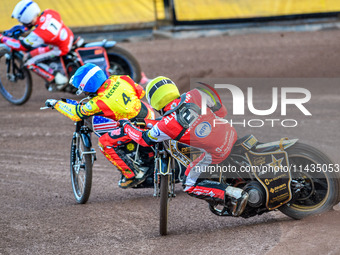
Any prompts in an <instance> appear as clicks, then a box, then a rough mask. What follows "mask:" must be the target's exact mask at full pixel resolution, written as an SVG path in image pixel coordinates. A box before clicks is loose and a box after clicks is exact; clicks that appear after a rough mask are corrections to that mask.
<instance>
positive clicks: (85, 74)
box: [70, 63, 107, 95]
mask: <svg viewBox="0 0 340 255" xmlns="http://www.w3.org/2000/svg"><path fill="white" fill-rule="evenodd" d="M106 79H107V77H106V75H105V73H104V72H103V70H102V69H100V68H99V66H96V65H95V64H92V63H87V64H85V65H83V66H81V67H79V68H78V70H77V71H76V72H75V74H74V75H73V76H72V77H71V79H70V84H71V85H72V86H74V87H75V88H77V89H78V91H77V92H76V94H77V95H79V94H81V93H82V92H89V93H95V92H97V90H98V89H99V87H100V86H101V85H102V84H103V83H104V82H105V81H106Z"/></svg>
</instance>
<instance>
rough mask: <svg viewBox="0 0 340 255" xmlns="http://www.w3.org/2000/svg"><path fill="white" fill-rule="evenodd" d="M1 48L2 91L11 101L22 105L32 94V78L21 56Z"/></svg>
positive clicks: (0, 86) (0, 71) (0, 82)
mask: <svg viewBox="0 0 340 255" xmlns="http://www.w3.org/2000/svg"><path fill="white" fill-rule="evenodd" d="M10 54H12V53H10V52H8V51H7V49H5V48H0V93H1V94H2V96H3V97H4V98H5V99H6V100H7V101H8V102H10V103H12V104H15V105H22V104H24V103H26V102H27V100H28V99H29V98H30V97H31V94H32V78H31V74H30V72H29V70H28V69H27V68H26V67H24V66H22V60H21V59H20V58H19V56H16V55H14V58H11V55H10Z"/></svg>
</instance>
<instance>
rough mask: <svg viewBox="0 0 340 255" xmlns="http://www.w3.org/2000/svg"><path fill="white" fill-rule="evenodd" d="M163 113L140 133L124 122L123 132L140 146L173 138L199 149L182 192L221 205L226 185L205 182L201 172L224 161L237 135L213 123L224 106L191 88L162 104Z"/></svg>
mask: <svg viewBox="0 0 340 255" xmlns="http://www.w3.org/2000/svg"><path fill="white" fill-rule="evenodd" d="M184 98H185V99H184ZM203 98H204V102H206V105H207V107H206V109H205V110H206V112H205V113H203V112H202V109H201V106H202V100H203ZM183 101H184V102H183ZM164 112H165V114H164V115H163V116H162V119H161V120H160V121H159V122H158V123H157V124H156V125H154V126H153V127H152V129H150V130H148V131H143V130H140V129H138V128H137V127H135V126H133V125H132V124H131V123H130V122H126V123H124V131H125V132H126V133H127V134H128V135H129V136H130V137H131V138H132V139H133V140H134V141H136V142H137V143H139V144H140V145H142V146H151V145H152V144H154V143H155V142H161V141H164V140H168V139H174V140H177V141H179V142H181V143H184V144H187V145H190V146H191V147H195V148H199V149H200V150H201V151H202V154H201V155H200V156H199V157H197V158H196V159H194V160H193V161H192V162H191V163H190V164H189V165H188V166H187V168H186V171H185V176H186V178H185V181H184V185H185V189H184V191H186V192H187V193H188V194H189V195H191V196H194V197H197V198H201V199H204V200H206V201H208V202H217V203H221V204H223V203H224V199H225V189H226V188H227V186H228V185H225V184H221V183H219V182H215V181H210V180H207V178H204V176H203V169H204V167H206V166H208V165H209V164H218V163H220V162H222V161H223V160H224V159H226V158H227V157H228V155H229V153H230V151H231V149H232V147H233V145H234V143H235V142H236V139H237V134H236V131H235V129H234V128H233V127H232V126H230V125H229V124H227V123H223V124H219V125H218V124H215V120H218V119H220V118H223V117H224V116H226V114H227V110H226V108H225V106H223V105H221V104H217V103H214V101H213V100H212V98H211V97H210V96H209V95H207V94H206V93H204V92H202V91H200V90H198V89H194V90H191V91H189V92H187V93H186V94H184V95H182V96H181V98H178V99H175V100H173V101H172V102H170V103H169V104H168V105H166V106H165V108H164ZM167 112H168V113H167ZM169 112H170V113H169Z"/></svg>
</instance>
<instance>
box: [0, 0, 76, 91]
mask: <svg viewBox="0 0 340 255" xmlns="http://www.w3.org/2000/svg"><path fill="white" fill-rule="evenodd" d="M12 18H16V19H17V20H18V21H19V22H20V23H22V24H23V25H24V26H25V27H26V28H27V30H29V29H31V28H34V29H33V30H32V31H31V32H30V33H29V34H28V35H27V36H26V37H25V38H23V39H20V40H17V39H14V38H10V37H7V36H3V35H2V34H0V41H1V42H2V43H4V44H6V45H7V46H8V47H10V48H12V49H14V50H17V51H24V52H28V53H25V55H24V60H26V63H25V65H26V66H27V67H28V68H30V69H34V70H35V71H36V72H37V73H38V74H39V75H40V76H42V77H44V78H45V79H46V80H48V81H49V82H51V81H53V79H54V82H55V83H56V85H57V88H58V89H59V90H61V89H63V88H64V87H65V86H67V84H68V83H67V81H68V79H67V77H66V76H65V75H63V74H62V73H60V72H56V73H53V70H49V69H48V67H46V65H43V64H41V63H40V64H38V63H39V62H41V61H43V60H46V59H49V58H54V57H57V56H63V55H65V54H67V53H68V52H69V51H70V50H71V46H72V43H73V38H74V36H73V33H72V31H71V30H70V29H69V28H68V27H67V26H66V25H65V24H64V23H63V21H62V19H61V17H60V14H59V13H58V12H57V11H54V10H50V9H46V10H45V11H43V12H42V13H40V8H39V6H38V4H37V3H35V2H33V1H31V0H22V1H20V2H19V3H18V4H17V5H16V6H15V8H14V10H13V13H12ZM46 45H47V46H46Z"/></svg>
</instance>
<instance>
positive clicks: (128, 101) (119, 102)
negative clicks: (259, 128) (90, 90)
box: [54, 75, 155, 179]
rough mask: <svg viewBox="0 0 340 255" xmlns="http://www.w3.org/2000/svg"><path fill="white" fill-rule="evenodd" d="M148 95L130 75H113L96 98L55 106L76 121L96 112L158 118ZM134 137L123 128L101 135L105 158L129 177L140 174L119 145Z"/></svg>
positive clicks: (115, 115) (115, 117)
mask: <svg viewBox="0 0 340 255" xmlns="http://www.w3.org/2000/svg"><path fill="white" fill-rule="evenodd" d="M144 95H145V91H144V90H143V88H142V86H140V85H138V84H136V83H135V82H134V81H133V80H132V79H131V78H130V77H129V76H118V75H116V76H111V77H109V79H107V80H106V81H105V82H104V83H103V85H102V86H101V87H100V88H99V89H98V91H97V94H96V96H95V97H93V98H91V99H90V100H89V101H88V102H87V103H86V104H84V105H79V104H77V105H73V104H69V103H66V102H63V101H58V102H57V103H56V104H55V106H54V109H56V110H57V111H59V112H60V113H62V114H63V115H65V116H67V117H68V118H70V119H71V120H73V121H79V120H82V119H86V118H88V117H90V116H93V115H100V116H104V117H107V118H110V119H113V120H116V121H117V120H119V119H123V118H127V119H130V120H135V119H145V118H146V119H154V118H155V114H154V112H153V110H152V108H151V107H150V106H149V105H148V104H146V103H144V102H142V101H141V100H140V99H141V98H142V97H143V96H144ZM131 141H132V140H131V138H130V137H128V136H127V135H126V134H124V133H123V132H120V128H117V129H116V130H113V131H112V132H108V133H105V134H104V135H102V136H101V137H100V138H99V147H100V149H101V151H102V152H103V154H104V155H105V157H106V158H107V159H108V160H109V161H110V162H111V163H112V164H113V165H115V166H116V167H117V168H118V169H119V170H120V171H121V172H122V174H123V175H124V176H125V177H126V178H127V179H130V178H133V177H134V176H135V175H136V169H135V168H134V166H133V164H132V163H131V162H130V161H129V160H127V159H126V158H125V155H124V154H123V153H121V151H120V150H118V148H117V147H118V146H120V145H122V144H126V143H129V142H131Z"/></svg>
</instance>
